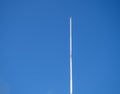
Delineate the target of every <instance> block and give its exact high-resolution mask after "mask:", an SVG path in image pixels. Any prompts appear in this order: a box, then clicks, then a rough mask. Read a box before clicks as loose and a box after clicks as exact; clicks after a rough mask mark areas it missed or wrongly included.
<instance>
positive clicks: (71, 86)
mask: <svg viewBox="0 0 120 94" xmlns="http://www.w3.org/2000/svg"><path fill="white" fill-rule="evenodd" d="M72 93H73V81H72V17H70V94H72Z"/></svg>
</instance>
